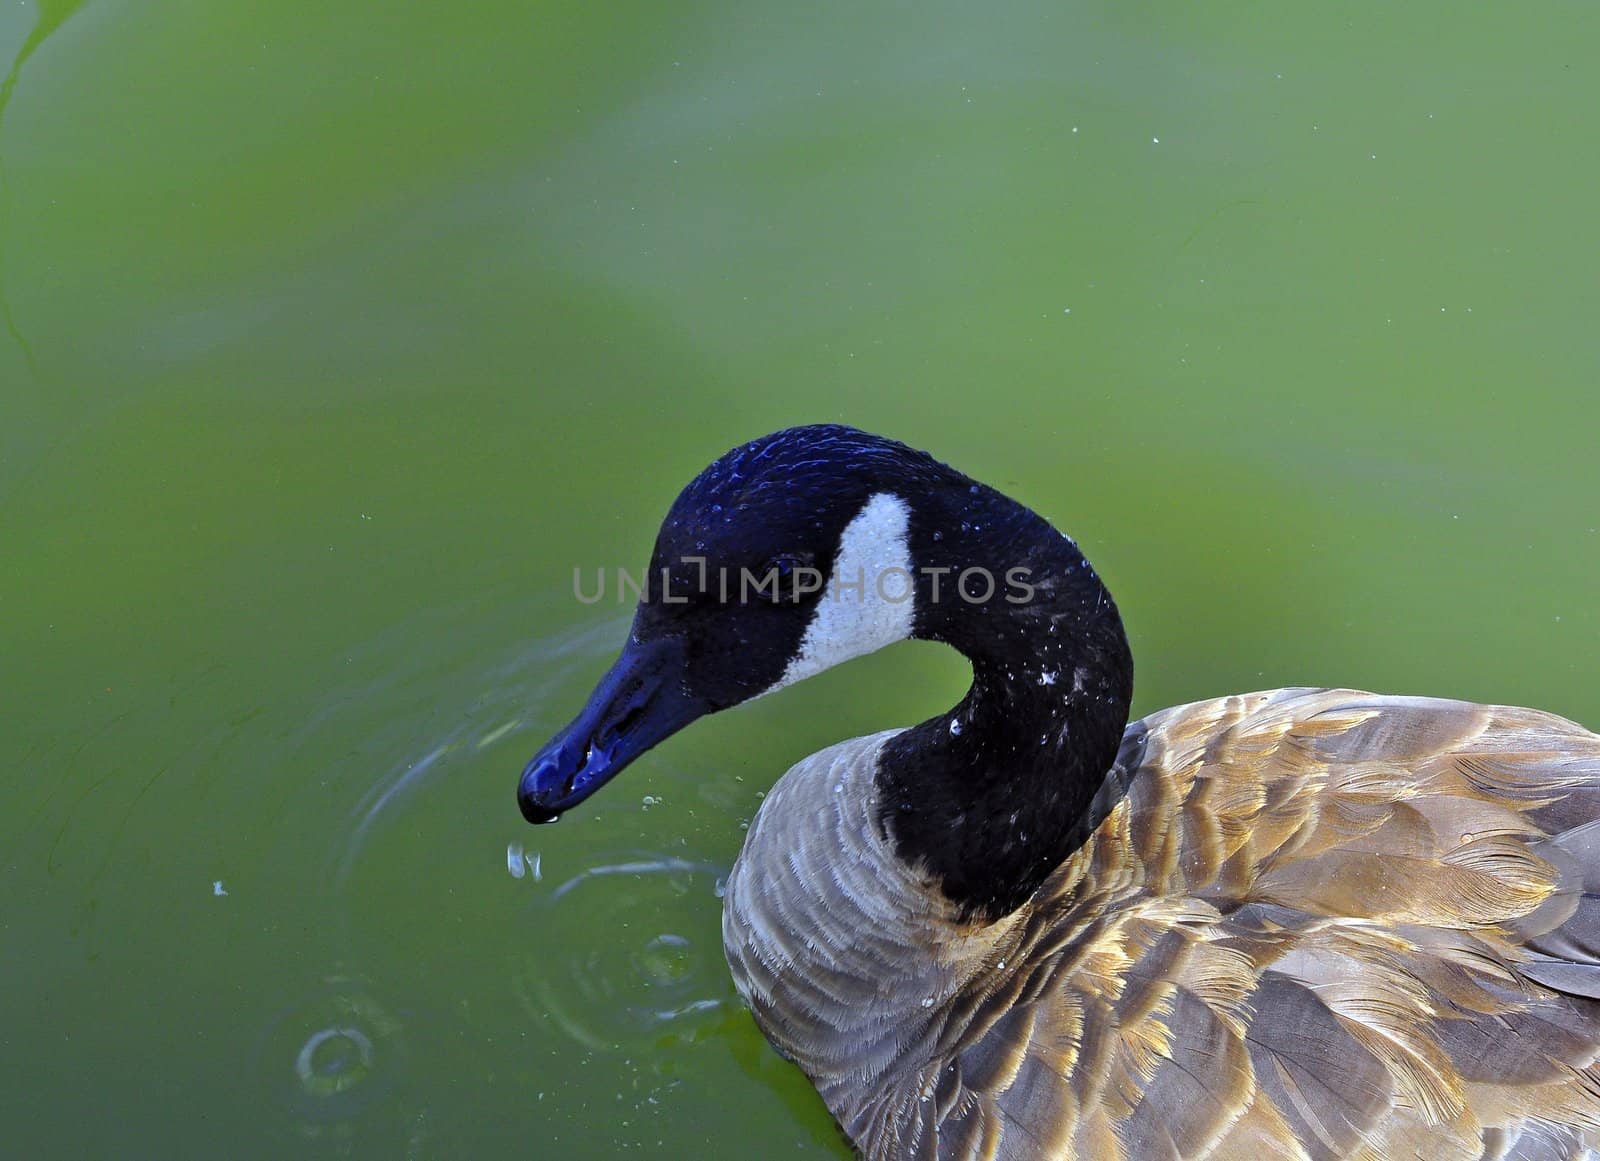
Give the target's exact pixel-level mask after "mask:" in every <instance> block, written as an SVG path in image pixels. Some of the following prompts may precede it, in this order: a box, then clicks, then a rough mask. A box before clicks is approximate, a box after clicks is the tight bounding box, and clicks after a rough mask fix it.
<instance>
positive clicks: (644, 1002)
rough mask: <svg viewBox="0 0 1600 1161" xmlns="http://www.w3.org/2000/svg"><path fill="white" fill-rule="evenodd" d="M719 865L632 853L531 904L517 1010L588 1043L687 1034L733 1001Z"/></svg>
mask: <svg viewBox="0 0 1600 1161" xmlns="http://www.w3.org/2000/svg"><path fill="white" fill-rule="evenodd" d="M722 876H723V869H722V868H720V867H717V866H714V865H712V864H710V863H697V862H691V861H689V860H686V859H680V858H671V857H663V856H660V855H651V854H629V855H626V856H622V857H619V858H616V859H612V860H608V861H606V862H603V863H600V864H598V865H596V866H593V867H590V868H588V869H587V870H584V871H582V872H581V873H579V874H577V875H575V876H573V877H572V878H570V879H568V880H566V881H565V882H563V883H561V884H560V885H558V886H556V887H555V888H554V889H553V890H551V891H550V892H549V893H548V894H546V895H544V896H542V897H541V898H540V899H539V900H538V901H537V902H536V903H535V904H534V905H533V908H532V912H531V914H532V918H533V923H532V925H531V927H530V933H529V934H530V944H531V947H530V950H529V951H528V952H527V954H526V955H525V956H524V957H522V960H521V963H520V967H519V969H518V971H517V975H516V989H517V995H518V998H519V1000H520V1001H521V1003H522V1005H523V1007H524V1008H526V1009H527V1010H528V1012H529V1013H530V1014H531V1015H532V1016H534V1017H535V1018H536V1019H540V1020H545V1019H548V1020H550V1021H552V1022H553V1023H555V1024H556V1026H558V1027H559V1028H561V1030H562V1031H564V1032H565V1033H566V1034H567V1035H568V1036H570V1037H572V1039H574V1040H576V1041H578V1042H579V1043H581V1044H584V1045H585V1046H587V1047H589V1048H593V1049H596V1050H601V1051H611V1050H616V1049H623V1048H628V1047H630V1046H635V1045H639V1044H643V1043H649V1042H657V1041H659V1040H660V1038H661V1037H662V1035H663V1034H667V1035H673V1036H680V1035H681V1036H687V1035H690V1034H692V1033H693V1032H694V1031H695V1030H696V1029H697V1028H700V1027H702V1026H703V1025H704V1024H705V1023H707V1022H710V1021H711V1020H712V1019H714V1017H715V1014H716V1013H717V1012H718V1011H720V1010H721V1009H722V1007H723V1005H724V1004H726V1003H728V1002H729V1001H730V1000H731V998H732V989H731V987H730V985H729V984H728V980H727V968H726V967H725V965H724V963H723V958H722V937H721V914H722V908H721V903H720V895H721V890H722V882H723V879H722Z"/></svg>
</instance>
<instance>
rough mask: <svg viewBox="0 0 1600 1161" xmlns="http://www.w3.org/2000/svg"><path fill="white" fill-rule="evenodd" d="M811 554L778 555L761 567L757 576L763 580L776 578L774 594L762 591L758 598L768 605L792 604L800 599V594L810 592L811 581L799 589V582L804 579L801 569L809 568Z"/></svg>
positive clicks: (788, 553) (789, 553)
mask: <svg viewBox="0 0 1600 1161" xmlns="http://www.w3.org/2000/svg"><path fill="white" fill-rule="evenodd" d="M811 560H812V557H811V554H810V553H800V552H785V553H779V554H778V555H777V556H774V557H771V558H770V559H768V560H767V562H766V563H765V564H763V565H762V566H761V570H760V573H759V575H760V576H761V578H762V579H763V580H765V579H767V578H770V577H774V576H776V578H777V584H776V586H774V587H775V588H776V592H772V591H771V590H770V589H768V590H763V592H762V593H761V594H760V597H761V598H762V599H763V600H765V601H766V602H767V603H769V604H782V605H787V604H793V603H794V602H795V601H798V600H799V599H800V596H801V594H802V592H808V591H810V587H811V581H810V580H809V579H807V581H806V586H805V587H804V588H802V587H801V585H800V583H799V582H800V581H801V580H802V579H806V578H804V577H803V575H801V571H800V570H802V569H806V568H809V567H810V566H811Z"/></svg>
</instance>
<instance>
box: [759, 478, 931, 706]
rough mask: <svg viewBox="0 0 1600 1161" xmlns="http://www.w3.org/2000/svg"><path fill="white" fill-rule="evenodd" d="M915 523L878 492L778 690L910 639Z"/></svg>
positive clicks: (855, 524) (845, 542) (853, 524)
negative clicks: (911, 528) (911, 529)
mask: <svg viewBox="0 0 1600 1161" xmlns="http://www.w3.org/2000/svg"><path fill="white" fill-rule="evenodd" d="M910 518H911V513H910V511H909V510H908V509H907V508H906V504H905V501H904V500H902V499H900V497H898V496H892V495H890V494H889V493H888V492H879V493H878V494H877V495H876V496H873V497H872V499H870V500H868V501H867V506H866V507H865V508H863V509H861V512H860V514H859V515H857V516H856V518H855V519H854V520H852V521H850V523H849V525H848V526H847V527H846V528H845V530H844V534H843V535H842V536H841V537H840V538H839V551H838V554H837V555H836V556H835V558H834V565H833V575H832V576H831V577H829V578H828V588H827V591H826V592H824V593H823V594H822V599H821V600H820V601H818V602H817V608H816V612H815V613H813V614H812V616H811V623H810V624H809V625H807V626H806V635H805V637H804V638H802V640H801V642H800V651H799V652H798V653H796V654H795V656H794V658H793V660H791V661H790V662H789V667H788V668H787V669H786V670H784V673H783V676H782V677H781V678H779V679H778V682H777V684H776V685H774V686H773V687H772V688H773V689H782V688H783V687H784V686H786V685H793V684H794V683H795V682H797V681H800V680H803V679H804V678H807V677H812V676H814V675H816V674H818V673H821V672H822V671H823V670H824V669H831V668H832V667H833V666H835V665H838V664H839V663H840V662H842V661H849V660H850V659H851V658H852V657H860V656H862V655H863V654H867V653H872V652H875V651H876V650H879V649H882V648H883V647H884V646H885V645H893V644H894V643H895V642H896V641H904V640H905V639H906V638H907V637H909V636H911V616H912V607H913V606H914V605H915V603H916V600H915V593H916V584H915V581H914V579H913V577H912V573H911V552H910V549H909V548H908V547H907V546H906V532H907V527H908V525H909V523H910ZM767 692H769V693H770V692H771V690H768V691H767Z"/></svg>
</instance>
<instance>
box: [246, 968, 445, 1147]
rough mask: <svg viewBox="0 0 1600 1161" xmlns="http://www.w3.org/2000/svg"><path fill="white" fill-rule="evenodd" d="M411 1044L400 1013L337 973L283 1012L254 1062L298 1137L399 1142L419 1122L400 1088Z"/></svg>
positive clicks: (333, 1142) (344, 1142) (337, 1143)
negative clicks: (308, 995) (301, 1000)
mask: <svg viewBox="0 0 1600 1161" xmlns="http://www.w3.org/2000/svg"><path fill="white" fill-rule="evenodd" d="M409 1064H410V1060H409V1049H408V1044H407V1037H406V1032H405V1028H404V1026H403V1025H402V1023H401V1021H400V1019H399V1018H398V1017H397V1016H396V1015H395V1014H394V1013H392V1012H391V1011H390V1010H389V1009H388V1008H386V1007H385V1006H384V1005H383V1004H381V1003H380V1002H379V1001H378V1000H377V999H376V998H375V997H374V996H373V995H372V993H371V991H370V990H369V989H368V987H367V985H366V984H365V982H364V981H362V980H360V979H357V978H355V977H350V976H335V977H331V978H329V979H328V980H325V981H323V983H322V985H321V986H320V987H318V988H317V989H316V991H315V993H314V994H313V995H312V996H311V997H309V998H308V999H306V1000H304V1001H303V1002H301V1003H299V1004H297V1005H295V1006H294V1007H292V1008H290V1009H288V1010H287V1011H284V1012H282V1013H281V1014H280V1015H279V1016H278V1017H277V1018H276V1019H275V1020H274V1021H273V1023H272V1024H271V1026H270V1027H269V1028H268V1029H267V1031H266V1033H265V1034H264V1036H263V1039H262V1044H261V1048H260V1051H259V1054H258V1060H257V1068H258V1069H259V1070H260V1071H261V1072H262V1073H263V1074H264V1079H265V1081H266V1082H267V1087H268V1089H269V1091H271V1092H273V1093H276V1094H277V1096H278V1099H279V1103H280V1106H281V1108H282V1109H283V1112H284V1113H285V1114H286V1115H287V1120H288V1124H289V1126H290V1130H291V1132H292V1133H293V1134H294V1135H295V1136H297V1137H298V1138H299V1139H300V1140H301V1141H302V1142H316V1143H319V1144H322V1145H327V1146H334V1147H337V1148H342V1147H345V1146H348V1145H353V1144H355V1143H360V1144H361V1145H362V1146H363V1147H365V1146H368V1145H370V1146H373V1147H380V1146H381V1147H391V1146H393V1147H396V1148H403V1146H404V1145H406V1144H407V1143H409V1139H410V1138H411V1137H413V1136H414V1135H415V1134H416V1132H417V1131H418V1130H419V1129H420V1127H421V1125H422V1124H423V1114H422V1110H421V1109H420V1108H416V1109H413V1108H410V1107H409V1106H410V1103H411V1102H410V1101H409V1099H408V1096H407V1094H406V1092H405V1088H406V1085H405V1080H406V1077H407V1075H408V1070H409Z"/></svg>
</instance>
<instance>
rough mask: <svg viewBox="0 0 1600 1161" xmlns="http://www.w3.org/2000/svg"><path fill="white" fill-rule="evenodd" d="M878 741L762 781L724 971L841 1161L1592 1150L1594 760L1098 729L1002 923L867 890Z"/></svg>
mask: <svg viewBox="0 0 1600 1161" xmlns="http://www.w3.org/2000/svg"><path fill="white" fill-rule="evenodd" d="M887 736H888V735H878V736H877V737H874V738H867V739H858V740H857V741H855V742H851V743H845V744H844V745H842V746H838V747H834V748H832V749H830V750H827V751H824V752H823V753H821V754H818V755H816V756H814V757H813V758H810V759H807V760H806V761H804V762H802V763H800V764H799V765H798V766H796V767H795V769H794V770H792V771H791V772H790V773H789V774H787V775H785V777H784V779H783V780H782V781H781V782H780V783H779V785H778V787H776V788H775V790H774V792H773V793H772V794H771V795H770V796H769V797H768V800H767V801H766V802H765V803H764V804H763V808H762V810H761V812H760V815H759V817H758V819H757V820H756V823H755V824H754V825H752V827H751V831H750V835H749V838H748V839H747V842H746V846H745V850H744V853H743V854H742V855H741V857H740V860H739V863H738V865H737V866H736V868H735V872H734V875H733V878H732V881H731V882H730V888H729V892H728V896H727V911H726V917H725V923H724V933H725V939H726V941H727V946H728V953H729V960H730V963H731V964H732V965H733V968H734V974H735V979H736V981H737V983H738V984H739V987H740V989H741V991H742V992H743V993H744V994H745V995H746V997H747V999H748V1000H749V1001H750V1003H751V1005H752V1008H753V1009H754V1011H755V1013H756V1016H757V1019H758V1020H759V1021H760V1022H761V1024H762V1026H763V1029H764V1030H765V1031H766V1032H767V1034H768V1036H769V1037H770V1038H771V1039H772V1040H773V1041H774V1043H776V1044H777V1045H778V1046H779V1047H780V1048H781V1049H782V1050H784V1051H785V1052H786V1053H788V1054H790V1055H792V1056H793V1057H794V1058H795V1059H796V1060H797V1061H798V1062H799V1063H800V1064H801V1066H802V1067H803V1068H805V1069H806V1071H807V1072H808V1073H809V1074H810V1075H811V1076H812V1079H813V1080H814V1081H815V1082H816V1084H817V1086H818V1088H819V1090H820V1091H821V1092H822V1094H823V1098H824V1100H825V1101H827V1103H828V1105H829V1108H830V1109H831V1110H832V1111H833V1113H834V1115H835V1116H836V1117H837V1118H838V1120H839V1122H840V1124H841V1126H842V1127H843V1128H844V1130H845V1132H846V1134H847V1135H848V1136H849V1137H850V1138H851V1139H852V1141H853V1142H854V1143H855V1144H856V1145H857V1147H858V1148H860V1149H861V1150H862V1151H863V1153H864V1154H865V1155H866V1156H868V1157H872V1158H902V1157H906V1158H911V1157H927V1158H966V1157H974V1158H977V1157H981V1158H1019V1159H1020V1158H1030V1159H1031V1158H1040V1157H1084V1158H1095V1159H1096V1161H1100V1159H1115V1158H1140V1159H1142V1158H1173V1159H1179V1158H1181V1159H1183V1161H1191V1159H1195V1158H1204V1157H1213V1156H1214V1157H1230V1158H1265V1157H1274V1158H1277V1157H1285V1158H1294V1157H1306V1158H1334V1157H1371V1158H1395V1157H1413V1156H1415V1157H1419V1158H1427V1159H1428V1161H1442V1159H1447V1158H1456V1157H1460V1158H1476V1157H1480V1156H1485V1157H1509V1158H1534V1157H1541V1158H1542V1157H1566V1156H1578V1155H1580V1154H1581V1149H1582V1147H1583V1146H1584V1145H1585V1144H1586V1143H1592V1142H1593V1141H1594V1140H1595V1139H1596V1128H1597V1126H1600V1070H1597V1069H1596V1067H1595V1058H1596V1054H1597V1050H1600V823H1597V822H1596V821H1595V820H1596V819H1600V738H1597V737H1596V736H1595V735H1594V734H1591V733H1590V732H1588V731H1587V730H1584V729H1583V728H1581V727H1579V726H1576V725H1574V724H1573V723H1571V722H1568V721H1565V720H1563V719H1561V718H1558V717H1554V716H1552V715H1549V714H1544V713H1538V712H1535V711H1531V710H1523V709H1511V708H1505V707H1486V706H1477V705H1469V704H1466V703H1462V702H1451V701H1438V700H1430V699H1420V698H1418V699H1412V698H1385V697H1375V696H1373V695H1370V694H1363V693H1355V692H1350V691H1341V690H1332V691H1330V690H1295V689H1291V690H1276V691H1272V692H1268V693H1260V694H1251V695H1245V696H1240V697H1231V698H1223V699H1218V700H1215V701H1207V702H1200V703H1196V704H1194V705H1189V706H1183V707H1179V708H1176V709H1171V710H1166V711H1163V712H1161V713H1158V714H1155V715H1153V716H1152V717H1150V718H1147V719H1145V720H1144V721H1143V722H1140V723H1136V724H1135V725H1134V726H1132V727H1130V729H1129V735H1128V737H1129V744H1128V745H1125V746H1124V750H1123V754H1124V758H1123V759H1122V761H1121V762H1119V765H1118V767H1117V768H1116V769H1114V770H1113V771H1112V773H1111V775H1110V776H1108V790H1110V791H1111V792H1113V793H1120V792H1121V791H1122V790H1123V788H1124V785H1125V789H1126V793H1125V796H1124V797H1123V799H1122V801H1121V802H1120V803H1118V804H1117V805H1116V806H1115V807H1114V809H1112V810H1111V813H1110V814H1109V816H1108V817H1107V818H1106V819H1105V821H1104V822H1103V823H1102V825H1101V826H1100V827H1099V828H1098V829H1097V830H1096V831H1095V833H1094V834H1093V835H1092V837H1091V838H1090V839H1089V841H1088V842H1087V843H1086V844H1085V845H1084V846H1083V847H1082V848H1081V849H1079V850H1078V852H1077V853H1076V854H1074V855H1072V856H1071V857H1070V858H1069V859H1068V860H1067V861H1066V862H1065V863H1063V864H1062V866H1061V867H1060V869H1059V870H1058V871H1057V872H1056V874H1055V875H1054V876H1052V877H1051V879H1050V880H1048V881H1047V882H1046V883H1045V885H1044V886H1043V887H1042V888H1041V889H1040V890H1039V891H1038V892H1037V893H1036V894H1035V895H1034V897H1033V898H1032V900H1030V902H1029V903H1027V904H1026V905H1024V906H1023V907H1022V908H1021V909H1020V910H1018V911H1016V912H1015V913H1013V914H1011V915H1009V916H1007V917H1006V918H1005V919H1004V920H1001V921H999V922H997V923H994V924H987V925H962V924H960V923H959V922H957V921H956V920H955V918H954V916H953V915H952V914H951V913H950V910H949V908H948V906H947V905H946V904H944V902H943V900H942V898H941V897H940V896H939V894H938V892H937V890H936V885H935V884H933V883H931V882H930V881H929V880H928V878H927V877H926V876H925V875H922V874H920V873H919V871H918V869H917V868H910V867H905V866H904V865H903V864H899V863H898V862H897V861H896V860H895V859H894V858H893V855H892V852H891V850H890V846H889V844H888V841H887V836H886V835H884V834H883V833H882V831H881V827H880V822H879V817H878V811H877V804H876V802H875V800H874V798H873V795H874V793H875V789H874V781H873V778H872V771H873V768H874V763H875V755H876V753H877V751H878V750H879V749H880V748H881V746H882V744H883V741H884V739H885V738H886V737H887Z"/></svg>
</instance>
